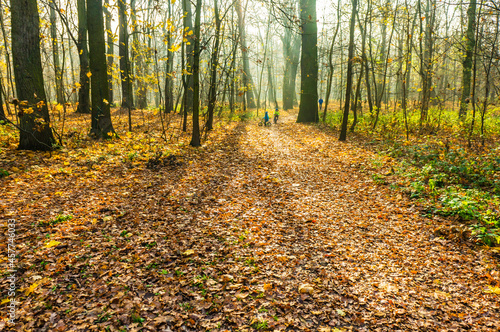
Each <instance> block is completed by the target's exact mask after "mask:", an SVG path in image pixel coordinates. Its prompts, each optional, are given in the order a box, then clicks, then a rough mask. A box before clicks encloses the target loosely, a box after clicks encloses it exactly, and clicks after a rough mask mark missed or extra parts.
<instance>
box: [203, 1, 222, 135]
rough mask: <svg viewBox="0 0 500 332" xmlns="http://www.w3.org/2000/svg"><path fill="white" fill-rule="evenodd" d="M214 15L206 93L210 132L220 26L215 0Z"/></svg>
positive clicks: (207, 127) (213, 106) (210, 128)
mask: <svg viewBox="0 0 500 332" xmlns="http://www.w3.org/2000/svg"><path fill="white" fill-rule="evenodd" d="M214 14H215V42H214V49H213V51H212V59H211V61H210V68H211V72H210V87H209V93H208V96H209V97H208V99H209V100H208V119H207V123H206V125H205V126H206V129H207V130H212V128H213V124H214V109H215V103H216V101H217V86H216V85H217V67H218V66H219V43H220V26H221V20H220V15H219V8H218V6H217V0H214Z"/></svg>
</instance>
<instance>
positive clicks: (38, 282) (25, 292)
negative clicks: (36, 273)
mask: <svg viewBox="0 0 500 332" xmlns="http://www.w3.org/2000/svg"><path fill="white" fill-rule="evenodd" d="M47 280H48V279H47V278H43V279H42V280H39V281H37V282H34V283H33V284H32V285H31V286H29V287H28V288H27V289H26V290H25V291H24V295H26V296H28V295H30V294H31V293H33V291H34V290H35V289H36V288H37V287H38V286H40V285H41V284H43V283H45V282H46V281H47Z"/></svg>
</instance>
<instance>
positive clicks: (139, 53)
mask: <svg viewBox="0 0 500 332" xmlns="http://www.w3.org/2000/svg"><path fill="white" fill-rule="evenodd" d="M136 3H137V2H136V0H131V1H130V9H131V15H130V16H131V20H132V62H131V67H132V64H133V65H134V67H135V68H134V70H133V71H132V70H131V71H130V74H131V75H132V76H133V77H134V78H135V81H136V82H137V83H136V84H137V85H136V87H137V89H136V91H135V94H136V96H137V99H136V104H137V108H139V109H145V108H146V107H147V106H148V105H147V90H146V73H145V65H144V53H143V52H144V51H145V50H144V48H143V47H142V43H141V41H140V40H139V30H138V25H139V23H137V15H136V12H137V6H136ZM150 40H151V39H150ZM149 55H150V58H152V54H149Z"/></svg>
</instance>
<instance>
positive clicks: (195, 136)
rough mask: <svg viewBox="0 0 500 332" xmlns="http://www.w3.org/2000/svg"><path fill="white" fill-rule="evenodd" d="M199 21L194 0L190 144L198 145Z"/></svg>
mask: <svg viewBox="0 0 500 332" xmlns="http://www.w3.org/2000/svg"><path fill="white" fill-rule="evenodd" d="M200 21H201V0H196V16H195V23H194V38H195V39H194V62H193V82H194V96H193V97H194V98H193V99H194V100H193V133H192V136H191V142H190V145H191V146H200V145H201V141H200V119H199V114H200V55H201V54H200V53H201V49H200V25H201V23H200Z"/></svg>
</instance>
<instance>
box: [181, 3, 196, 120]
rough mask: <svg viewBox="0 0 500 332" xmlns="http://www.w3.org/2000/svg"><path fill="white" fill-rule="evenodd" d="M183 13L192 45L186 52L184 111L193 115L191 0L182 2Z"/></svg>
mask: <svg viewBox="0 0 500 332" xmlns="http://www.w3.org/2000/svg"><path fill="white" fill-rule="evenodd" d="M182 11H183V14H184V19H183V21H184V38H185V39H187V40H188V41H189V42H190V44H189V45H186V48H185V51H186V54H185V55H186V59H185V61H186V62H185V67H186V68H185V69H186V71H185V72H183V77H184V79H185V81H186V84H187V86H186V89H185V92H184V93H185V95H186V97H185V98H184V100H185V104H184V110H185V112H187V113H191V112H192V111H193V98H194V96H193V93H194V82H193V75H192V70H193V61H194V58H193V56H194V54H193V46H194V43H193V40H192V39H193V35H192V34H189V33H190V32H192V31H193V14H192V12H191V3H190V2H189V0H182Z"/></svg>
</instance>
